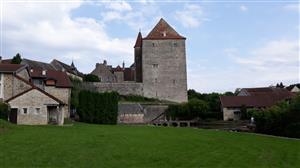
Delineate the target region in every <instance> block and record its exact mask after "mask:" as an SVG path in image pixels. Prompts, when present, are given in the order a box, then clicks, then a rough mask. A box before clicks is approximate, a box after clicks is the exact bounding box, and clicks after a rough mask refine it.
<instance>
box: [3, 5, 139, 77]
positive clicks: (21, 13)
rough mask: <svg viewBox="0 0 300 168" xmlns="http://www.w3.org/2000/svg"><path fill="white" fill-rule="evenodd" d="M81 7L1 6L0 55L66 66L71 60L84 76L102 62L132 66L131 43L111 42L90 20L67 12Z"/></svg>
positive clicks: (98, 26) (132, 40) (126, 39)
mask: <svg viewBox="0 0 300 168" xmlns="http://www.w3.org/2000/svg"><path fill="white" fill-rule="evenodd" d="M82 4H83V3H82V2H77V3H73V2H72V3H5V5H4V7H3V9H4V10H3V37H2V38H3V51H2V53H3V54H5V56H6V57H8V56H9V57H11V56H12V55H14V54H15V53H17V52H20V53H21V54H22V56H23V57H26V58H30V59H36V60H40V61H46V62H49V61H50V60H51V59H53V58H56V59H59V60H62V61H64V62H66V63H70V62H71V59H74V60H75V64H77V66H78V68H79V69H80V70H82V71H83V72H85V73H89V72H90V71H91V70H92V69H93V68H94V67H93V66H91V65H94V64H95V63H96V62H100V61H102V60H103V59H107V60H108V61H109V63H112V64H114V65H117V64H121V63H122V61H123V60H125V62H126V63H128V64H129V63H132V62H133V49H132V45H133V44H134V40H135V39H133V38H122V39H121V38H112V37H110V36H109V35H108V34H107V32H106V30H105V26H104V25H103V24H102V23H101V22H99V21H98V20H95V19H93V18H83V17H76V18H72V17H71V12H72V11H73V10H75V9H77V8H79V7H80V6H81V5H82ZM121 5H124V4H121ZM116 6H117V5H116ZM116 6H114V7H116ZM125 7H126V5H125ZM125 7H124V8H125ZM112 8H113V6H112ZM127 9H129V8H128V7H127Z"/></svg>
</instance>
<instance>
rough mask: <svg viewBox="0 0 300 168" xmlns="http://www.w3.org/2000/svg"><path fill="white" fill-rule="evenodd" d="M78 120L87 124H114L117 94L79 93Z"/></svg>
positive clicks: (116, 114)
mask: <svg viewBox="0 0 300 168" xmlns="http://www.w3.org/2000/svg"><path fill="white" fill-rule="evenodd" d="M78 115H79V120H80V121H82V122H87V123H97V124H116V123H117V117H118V93H116V92H106V93H97V92H91V91H86V90H83V91H80V92H79V105H78Z"/></svg>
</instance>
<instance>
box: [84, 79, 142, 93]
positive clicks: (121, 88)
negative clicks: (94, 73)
mask: <svg viewBox="0 0 300 168" xmlns="http://www.w3.org/2000/svg"><path fill="white" fill-rule="evenodd" d="M82 89H87V90H91V91H98V92H100V93H103V92H111V91H116V92H118V93H119V94H121V95H139V96H143V84H142V83H131V82H127V83H126V82H124V83H100V82H84V83H83V84H82Z"/></svg>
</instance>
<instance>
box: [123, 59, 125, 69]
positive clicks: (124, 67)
mask: <svg viewBox="0 0 300 168" xmlns="http://www.w3.org/2000/svg"><path fill="white" fill-rule="evenodd" d="M123 69H125V62H124V61H123Z"/></svg>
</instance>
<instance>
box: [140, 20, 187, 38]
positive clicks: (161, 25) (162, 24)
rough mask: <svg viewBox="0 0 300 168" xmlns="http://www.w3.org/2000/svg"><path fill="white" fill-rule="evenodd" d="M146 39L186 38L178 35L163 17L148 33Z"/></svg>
mask: <svg viewBox="0 0 300 168" xmlns="http://www.w3.org/2000/svg"><path fill="white" fill-rule="evenodd" d="M144 39H146V40H148V39H149V40H152V39H153V40H164V39H186V38H185V37H183V36H181V35H179V34H178V33H177V32H176V31H175V30H174V29H173V28H172V27H171V26H170V25H169V24H168V23H167V22H166V21H165V20H164V19H163V18H161V19H160V20H159V22H158V23H157V24H156V26H155V27H154V28H153V29H152V30H151V32H150V33H149V34H148V36H147V37H146V38H144Z"/></svg>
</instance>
